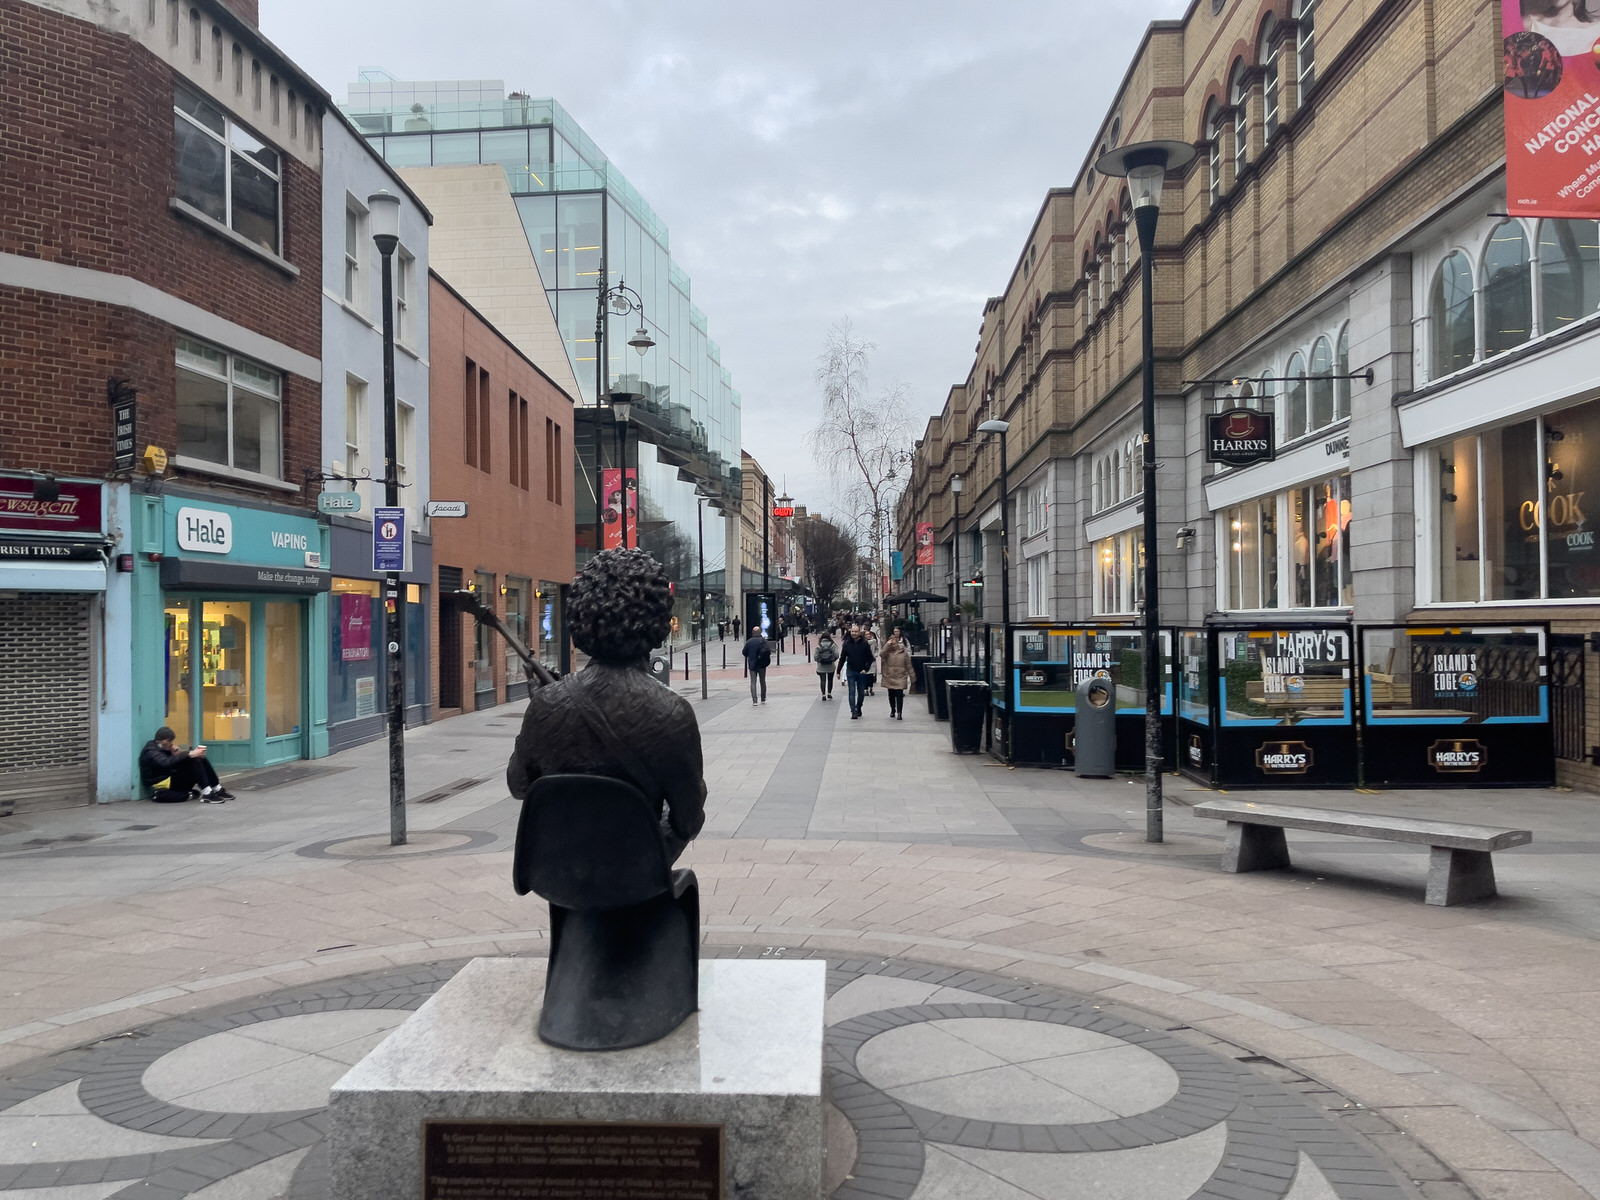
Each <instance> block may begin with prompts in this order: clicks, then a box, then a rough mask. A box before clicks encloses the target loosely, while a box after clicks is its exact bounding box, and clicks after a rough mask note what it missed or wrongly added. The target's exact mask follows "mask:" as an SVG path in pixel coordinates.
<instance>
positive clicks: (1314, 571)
mask: <svg viewBox="0 0 1600 1200" xmlns="http://www.w3.org/2000/svg"><path fill="white" fill-rule="evenodd" d="M1289 526H1290V536H1291V541H1290V569H1291V581H1292V590H1291V593H1290V599H1291V601H1292V605H1293V607H1295V608H1335V607H1338V606H1340V605H1349V604H1353V603H1354V602H1355V585H1354V580H1353V578H1352V573H1351V568H1350V477H1349V476H1348V475H1339V476H1336V477H1334V478H1332V479H1324V480H1321V481H1320V482H1318V483H1314V484H1311V485H1309V486H1307V487H1298V488H1294V489H1293V490H1291V491H1290V492H1289Z"/></svg>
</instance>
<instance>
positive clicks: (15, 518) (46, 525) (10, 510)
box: [0, 476, 100, 534]
mask: <svg viewBox="0 0 1600 1200" xmlns="http://www.w3.org/2000/svg"><path fill="white" fill-rule="evenodd" d="M51 492H53V493H54V498H52V499H48V500H47V499H44V498H43V496H45V495H48V494H49V493H51ZM0 530H4V531H6V532H7V533H44V534H61V533H99V532H100V485H99V484H98V483H69V482H67V481H65V480H52V481H51V482H50V487H49V488H48V490H42V489H40V488H38V487H37V486H36V481H35V480H34V479H33V478H32V477H31V476H30V477H23V478H17V477H15V476H12V477H8V478H4V479H0Z"/></svg>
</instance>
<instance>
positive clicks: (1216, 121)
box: [1206, 100, 1222, 205]
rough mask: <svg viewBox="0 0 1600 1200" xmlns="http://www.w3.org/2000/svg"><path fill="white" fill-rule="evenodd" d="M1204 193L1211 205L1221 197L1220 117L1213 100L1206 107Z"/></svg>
mask: <svg viewBox="0 0 1600 1200" xmlns="http://www.w3.org/2000/svg"><path fill="white" fill-rule="evenodd" d="M1206 195H1207V197H1208V198H1209V199H1210V201H1211V203H1212V204H1213V205H1215V204H1216V202H1217V201H1218V200H1220V199H1222V119H1221V117H1220V116H1219V115H1218V112H1217V102H1216V101H1215V100H1213V101H1212V102H1211V104H1210V106H1209V107H1208V108H1207V109H1206Z"/></svg>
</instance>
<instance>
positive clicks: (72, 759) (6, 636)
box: [0, 592, 95, 816]
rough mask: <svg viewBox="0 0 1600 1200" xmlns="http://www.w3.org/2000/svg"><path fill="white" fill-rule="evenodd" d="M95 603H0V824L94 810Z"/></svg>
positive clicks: (50, 596)
mask: <svg viewBox="0 0 1600 1200" xmlns="http://www.w3.org/2000/svg"><path fill="white" fill-rule="evenodd" d="M94 603H95V600H94V597H92V596H90V595H89V594H86V593H74V592H61V593H46V592H20V593H17V594H16V595H15V596H13V597H12V598H11V599H8V600H6V601H5V602H4V603H0V733H3V736H0V746H3V748H4V753H3V754H0V816H4V815H6V814H8V813H13V812H16V813H28V812H39V811H41V810H43V809H48V808H66V807H69V806H73V805H79V804H91V803H93V802H94V798H95V780H94V693H95V687H94V656H93V653H92V650H91V647H92V646H93V645H94V636H93V627H92V624H91V613H92V611H93V605H94Z"/></svg>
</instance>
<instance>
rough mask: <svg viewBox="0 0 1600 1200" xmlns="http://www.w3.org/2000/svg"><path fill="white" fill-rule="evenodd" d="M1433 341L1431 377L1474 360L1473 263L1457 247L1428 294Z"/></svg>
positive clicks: (1441, 267) (1448, 371)
mask: <svg viewBox="0 0 1600 1200" xmlns="http://www.w3.org/2000/svg"><path fill="white" fill-rule="evenodd" d="M1428 325H1429V326H1430V333H1431V335H1432V340H1433V363H1432V366H1433V370H1432V377H1433V378H1434V379H1438V378H1439V377H1440V376H1441V375H1448V374H1450V372H1451V371H1459V370H1460V369H1461V368H1462V367H1465V366H1467V365H1469V364H1470V363H1471V362H1472V355H1473V347H1474V345H1475V343H1476V338H1475V327H1474V323H1473V313H1472V264H1471V263H1470V262H1468V261H1467V256H1466V255H1465V254H1463V253H1461V251H1459V250H1457V251H1455V252H1454V253H1452V254H1451V255H1450V256H1449V257H1448V258H1446V259H1445V260H1444V262H1442V263H1440V264H1439V273H1438V274H1437V275H1436V276H1434V279H1433V294H1432V295H1431V296H1429V297H1428Z"/></svg>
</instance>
